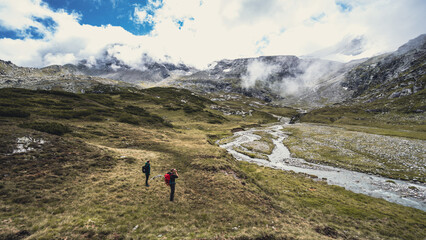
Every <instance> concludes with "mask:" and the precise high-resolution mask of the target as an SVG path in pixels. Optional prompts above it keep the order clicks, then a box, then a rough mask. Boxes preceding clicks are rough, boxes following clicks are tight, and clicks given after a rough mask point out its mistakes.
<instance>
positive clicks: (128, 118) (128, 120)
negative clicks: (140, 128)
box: [118, 113, 139, 125]
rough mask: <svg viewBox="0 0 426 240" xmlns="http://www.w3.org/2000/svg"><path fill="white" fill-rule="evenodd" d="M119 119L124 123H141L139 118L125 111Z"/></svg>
mask: <svg viewBox="0 0 426 240" xmlns="http://www.w3.org/2000/svg"><path fill="white" fill-rule="evenodd" d="M118 121H119V122H123V123H130V124H134V125H139V119H138V118H136V117H135V116H133V115H131V114H128V113H123V114H122V115H120V117H118Z"/></svg>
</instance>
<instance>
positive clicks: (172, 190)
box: [170, 184, 176, 201]
mask: <svg viewBox="0 0 426 240" xmlns="http://www.w3.org/2000/svg"><path fill="white" fill-rule="evenodd" d="M175 186H176V185H175V184H171V185H170V201H173V199H174V197H175Z"/></svg>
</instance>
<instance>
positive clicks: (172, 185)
mask: <svg viewBox="0 0 426 240" xmlns="http://www.w3.org/2000/svg"><path fill="white" fill-rule="evenodd" d="M171 172H172V174H171V175H170V201H173V199H174V197H175V187H176V181H175V179H176V178H178V177H179V174H178V173H177V170H176V169H172V171H171Z"/></svg>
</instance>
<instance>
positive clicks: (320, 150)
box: [284, 124, 426, 182]
mask: <svg viewBox="0 0 426 240" xmlns="http://www.w3.org/2000/svg"><path fill="white" fill-rule="evenodd" d="M355 128H356V127H355ZM364 128H365V127H364ZM284 130H285V131H286V132H289V133H290V135H289V137H288V138H286V139H285V140H284V143H285V144H286V146H288V148H289V150H290V152H291V153H292V156H294V157H300V158H303V159H306V160H308V161H311V162H319V163H325V164H328V165H332V166H337V167H341V168H346V169H350V170H355V171H360V172H367V173H373V174H378V175H381V176H385V177H389V178H394V179H404V180H417V181H420V182H425V181H426V179H425V177H424V176H425V172H424V168H423V166H424V161H425V159H424V158H423V152H422V151H421V150H420V152H416V151H415V149H416V148H417V149H422V145H423V143H422V141H421V140H416V139H399V138H396V137H387V136H381V135H376V134H377V132H376V131H373V130H372V131H371V132H374V133H376V134H374V135H371V134H370V133H369V131H366V130H365V129H364V131H354V127H351V126H345V127H340V126H339V127H337V126H327V125H320V124H298V125H290V126H287V127H286V128H285V129H284ZM401 141H405V142H407V143H408V142H410V144H412V145H411V146H417V147H416V148H413V149H411V150H410V149H405V148H404V149H403V151H404V152H400V149H399V148H400V147H398V146H399V143H400V142H401Z"/></svg>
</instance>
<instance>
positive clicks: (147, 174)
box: [142, 160, 151, 187]
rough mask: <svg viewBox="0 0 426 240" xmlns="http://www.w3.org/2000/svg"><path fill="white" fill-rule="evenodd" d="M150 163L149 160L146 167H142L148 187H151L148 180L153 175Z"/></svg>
mask: <svg viewBox="0 0 426 240" xmlns="http://www.w3.org/2000/svg"><path fill="white" fill-rule="evenodd" d="M149 162H150V161H149V160H148V161H146V163H145V166H143V167H142V172H144V173H145V176H146V180H145V186H147V187H149V184H148V178H149V174H151V164H150V163H149Z"/></svg>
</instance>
